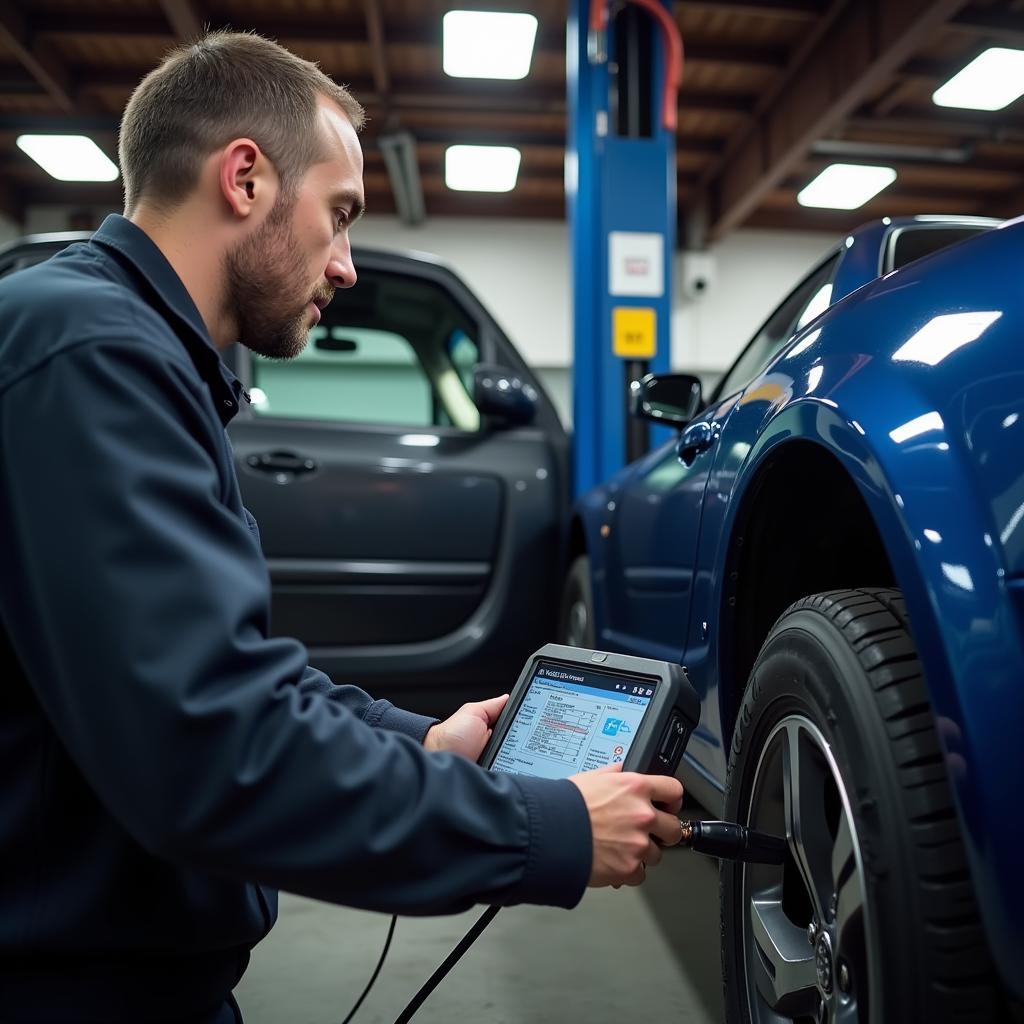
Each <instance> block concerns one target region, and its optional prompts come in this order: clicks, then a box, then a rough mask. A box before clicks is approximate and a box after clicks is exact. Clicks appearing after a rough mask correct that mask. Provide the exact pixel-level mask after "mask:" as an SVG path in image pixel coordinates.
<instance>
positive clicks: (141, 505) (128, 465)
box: [0, 339, 591, 914]
mask: <svg viewBox="0 0 1024 1024" xmlns="http://www.w3.org/2000/svg"><path fill="white" fill-rule="evenodd" d="M222 429H223V428H222V427H221V425H220V422H219V420H218V419H217V416H216V414H215V411H214V409H213V404H212V399H211V397H210V394H209V391H208V389H207V388H206V387H205V385H204V384H203V383H202V381H201V379H200V378H199V376H198V374H197V373H196V372H195V370H194V368H193V367H192V366H191V365H190V364H189V363H188V362H187V360H185V359H184V358H181V359H179V358H175V357H172V356H171V355H170V354H169V353H166V352H164V351H162V350H161V349H160V348H158V347H157V346H156V345H155V344H149V343H146V342H142V341H138V340H135V339H125V340H124V341H118V340H103V341H93V342H90V343H84V344H79V345H78V346H77V347H76V348H74V349H72V350H69V351H65V352H63V353H62V354H60V355H58V356H55V357H54V358H53V359H51V360H50V361H49V362H48V363H47V364H45V365H44V366H43V367H41V368H39V369H37V370H35V371H34V372H32V373H31V374H29V375H27V376H26V377H25V378H23V379H22V380H20V381H19V382H18V383H16V384H14V385H12V386H11V387H10V388H9V390H8V391H7V392H6V393H5V395H4V396H3V397H2V400H0V441H2V446H3V451H4V452H5V457H6V464H5V465H4V467H3V470H2V472H3V473H4V475H5V476H6V479H5V480H4V481H3V487H2V490H3V494H2V496H0V506H2V507H3V509H4V512H3V515H2V516H0V527H2V528H3V532H4V533H5V534H6V535H7V536H6V537H5V538H4V539H3V540H2V541H0V543H2V544H3V546H4V553H5V561H6V562H7V563H8V564H9V565H10V570H11V585H10V586H5V587H4V588H3V594H4V598H3V600H4V604H3V607H2V614H3V618H4V622H5V624H6V626H7V628H8V631H9V633H10V634H11V636H12V639H13V642H14V646H15V651H16V653H17V655H18V657H19V659H20V660H21V662H22V665H23V666H24V668H25V671H26V673H27V675H28V677H29V678H30V680H31V681H32V684H33V686H34V687H35V690H36V694H37V698H38V700H39V702H40V704H41V706H42V708H43V710H44V712H45V714H46V715H47V716H48V718H49V720H50V722H51V723H52V725H53V728H54V729H55V731H56V732H57V734H58V736H59V738H60V740H61V742H62V743H63V744H64V745H65V747H66V748H67V750H68V752H69V753H70V755H71V757H72V758H73V759H74V760H75V762H76V764H77V765H78V767H79V770H80V771H81V772H82V774H83V776H84V777H85V779H86V780H87V781H88V783H89V784H90V785H91V786H92V788H93V789H94V791H95V792H96V794H97V795H98V797H99V798H100V799H101V800H102V801H103V802H104V803H105V805H106V806H107V808H108V809H109V811H110V812H111V814H112V815H113V816H114V817H115V818H117V819H118V820H119V821H120V822H121V824H122V826H123V827H124V828H125V829H126V830H128V832H129V833H131V834H132V835H133V836H134V837H135V838H136V840H137V841H138V842H139V843H140V844H142V845H143V846H144V847H146V848H147V849H149V850H150V851H151V852H153V853H154V854H156V855H158V856H161V857H164V858H166V859H168V860H171V861H174V862H176V863H178V864H181V865H183V866H190V867H194V868H196V869H200V870H204V871H209V872H220V873H225V874H229V875H232V876H234V877H236V878H240V879H244V880H246V881H251V882H258V883H262V884H265V885H270V886H273V887H276V888H279V889H285V890H290V891H292V892H296V893H300V894H304V895H309V896H313V897H316V898H320V899H324V900H330V901H334V902H338V903H345V904H348V905H350V906H356V907H364V908H368V909H374V910H379V911H386V912H399V913H405V914H415V913H446V912H454V911H459V910H462V909H465V908H466V907H468V906H471V905H472V904H473V903H476V902H483V903H492V904H514V903H519V902H533V903H542V904H551V905H556V906H565V907H568V906H572V905H574V904H575V903H576V902H577V901H578V900H579V899H580V897H581V895H582V893H583V891H584V887H585V885H586V882H587V878H588V876H589V873H590V859H591V835H590V825H589V819H588V817H587V811H586V806H585V805H584V803H583V800H582V797H581V796H580V794H579V792H578V790H577V789H576V787H575V786H573V785H572V783H570V782H568V781H564V780H562V781H549V780H543V779H530V778H523V777H518V776H511V775H503V774H499V773H490V772H486V771H484V770H482V769H481V768H479V767H478V766H477V765H475V764H473V763H471V762H469V761H468V760H466V759H464V758H461V757H459V756H457V755H451V754H437V753H428V752H426V751H425V750H423V748H422V746H421V745H420V744H419V743H418V742H417V741H416V739H414V738H412V737H411V736H410V735H403V734H402V733H403V729H402V728H401V726H400V725H399V728H398V729H395V728H387V727H386V728H372V727H371V724H370V722H371V721H372V720H373V719H374V718H376V719H377V721H378V722H379V724H381V725H384V726H388V725H389V724H390V722H389V716H391V714H392V711H391V710H389V708H388V707H381V708H380V709H379V712H378V711H377V710H375V707H374V706H372V705H371V706H370V707H367V708H364V709H363V714H364V715H365V717H366V718H367V721H364V720H363V719H362V718H361V717H360V713H359V709H358V707H355V708H354V707H351V706H350V704H351V701H350V700H349V699H347V698H346V699H336V697H335V696H333V695H332V693H331V692H330V690H325V689H323V688H321V687H320V685H319V684H318V683H317V682H316V681H315V678H314V677H313V676H311V675H310V674H309V673H308V671H307V662H306V652H305V649H304V648H303V647H302V645H301V644H299V643H298V642H296V641H293V640H289V639H281V638H272V639H271V638H268V636H267V635H266V622H267V615H268V607H269V580H268V577H267V572H266V567H265V564H264V561H263V558H262V555H261V553H260V551H259V547H258V544H257V543H256V541H255V539H254V538H253V537H252V535H251V534H250V531H249V529H248V527H247V526H246V524H245V523H244V522H243V521H242V520H241V518H240V517H238V516H237V515H236V514H235V513H233V512H232V511H231V509H230V508H228V507H227V506H226V505H225V504H224V501H223V488H224V481H223V479H222V476H221V474H220V473H219V472H218V470H217V452H218V450H219V445H222V444H223V439H222V438H220V439H219V438H218V437H217V431H219V430H222ZM339 689H341V690H347V688H339ZM359 692H361V691H359ZM349 697H351V694H349ZM357 703H358V701H357ZM402 714H404V713H401V712H400V713H399V715H402ZM391 721H394V722H395V723H396V724H399V723H400V719H399V718H393V719H391ZM406 724H408V723H406ZM404 731H406V732H409V731H410V730H409V729H408V728H407V729H405V730H404ZM412 731H413V733H415V729H413V730H412Z"/></svg>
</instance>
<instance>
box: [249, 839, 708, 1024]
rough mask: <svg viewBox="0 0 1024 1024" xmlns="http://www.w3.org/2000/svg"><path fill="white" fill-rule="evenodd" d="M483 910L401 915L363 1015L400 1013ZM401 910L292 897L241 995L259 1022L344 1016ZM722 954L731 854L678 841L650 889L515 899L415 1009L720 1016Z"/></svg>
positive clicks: (449, 1015) (502, 1016)
mask: <svg viewBox="0 0 1024 1024" xmlns="http://www.w3.org/2000/svg"><path fill="white" fill-rule="evenodd" d="M479 913H480V911H479V910H473V911H471V912H469V913H467V914H462V915H460V916H458V917H448V918H428V919H417V918H402V919H400V920H399V922H398V927H397V929H396V930H395V938H394V941H393V942H392V945H391V951H390V952H389V954H388V959H387V962H386V963H385V965H384V969H383V971H382V972H381V975H380V977H379V978H378V979H377V984H376V985H375V986H374V989H373V992H372V993H371V994H370V996H369V997H368V998H367V1000H366V1002H365V1003H364V1004H363V1006H362V1008H361V1009H360V1011H359V1013H358V1014H357V1016H356V1018H355V1021H354V1022H353V1024H391V1022H392V1021H394V1019H395V1018H396V1017H397V1016H398V1014H399V1013H400V1012H401V1011H402V1009H403V1007H404V1006H405V1004H406V1002H408V1000H409V999H410V998H411V997H412V996H413V995H414V994H415V992H416V991H417V989H418V988H419V986H420V985H421V984H422V983H423V982H424V981H426V979H427V978H428V977H429V976H430V974H431V973H432V971H433V970H434V968H435V967H436V966H437V965H438V964H439V963H440V962H441V960H442V959H444V957H445V956H446V955H447V954H448V952H450V950H451V949H452V947H453V946H455V944H456V943H457V942H458V940H459V939H460V938H461V937H462V935H463V934H464V933H465V932H466V930H467V929H468V928H469V926H470V925H471V924H472V923H473V921H474V920H476V917H477V916H478V915H479ZM388 920H389V919H388V918H386V917H384V916H382V915H378V914H368V913H364V912H361V911H355V910H348V909H346V908H341V907H334V906H329V905H326V904H321V903H316V902H313V901H311V900H305V899H299V898H297V897H294V896H287V895H284V894H282V896H281V917H280V920H279V921H278V923H277V926H276V927H275V928H274V930H273V931H272V932H271V933H270V936H269V938H267V939H266V940H265V941H264V942H263V943H261V944H260V945H259V946H258V947H257V948H256V950H255V951H254V953H253V958H252V962H251V963H250V965H249V970H248V971H247V972H246V976H245V978H244V979H243V980H242V984H241V985H239V987H238V989H237V990H236V992H235V996H236V998H237V999H238V1002H239V1005H240V1006H241V1008H242V1012H243V1014H244V1016H245V1024H280V1022H281V1021H284V1020H287V1021H289V1024H340V1022H341V1021H342V1020H343V1019H344V1017H345V1015H346V1014H347V1013H348V1011H349V1009H350V1008H351V1006H352V1004H353V1002H354V1001H355V1000H356V999H357V998H358V996H359V993H360V992H361V991H362V989H363V986H364V985H365V984H366V982H367V980H369V977H370V974H371V973H372V971H373V968H374V965H375V964H376V962H377V959H378V957H379V956H380V951H381V949H382V947H383V944H384V938H385V936H386V934H387V926H388ZM718 956H719V939H718V869H717V863H716V862H715V861H712V860H709V859H707V858H703V857H700V856H698V855H696V854H692V853H689V852H687V851H676V852H675V853H671V852H667V853H666V856H665V859H664V860H663V861H662V863H661V865H660V867H658V868H657V869H656V870H654V871H651V873H650V877H649V878H648V880H647V884H646V885H645V886H643V887H642V888H639V889H619V890H618V891H616V890H614V889H601V890H591V891H588V893H587V895H586V896H585V897H584V898H583V902H582V903H581V904H580V905H579V906H578V907H577V908H576V909H575V910H574V911H571V912H566V911H562V910H551V909H546V908H540V907H513V908H509V909H507V910H503V911H502V912H501V913H500V914H499V915H498V916H497V918H495V920H494V921H493V923H492V924H491V925H490V927H488V928H487V930H486V931H485V932H484V933H483V934H482V935H481V936H480V938H479V939H478V940H477V942H476V944H475V945H474V946H473V947H472V948H471V949H470V950H469V951H468V952H467V953H466V955H465V956H464V957H463V959H462V960H461V961H460V962H459V963H458V964H457V965H456V966H455V968H454V969H453V970H452V973H451V974H449V975H448V977H447V978H446V979H445V980H444V981H443V982H442V983H441V985H440V986H439V987H438V988H437V990H436V991H435V992H434V994H433V995H432V996H431V997H430V998H429V999H428V1000H427V1002H426V1003H424V1005H423V1007H422V1008H421V1009H420V1011H419V1013H418V1014H417V1015H416V1017H415V1020H416V1021H418V1022H422V1024H442V1022H443V1024H451V1022H452V1021H460V1022H465V1024H476V1022H478V1021H486V1022H487V1024H541V1022H551V1021H565V1022H566V1024H575V1022H582V1021H587V1022H592V1024H605V1022H616V1024H618V1022H620V1021H639V1020H651V1021H673V1022H681V1024H682V1022H686V1024H718V1022H719V1021H721V1020H722V1009H721V995H720V975H719V963H718Z"/></svg>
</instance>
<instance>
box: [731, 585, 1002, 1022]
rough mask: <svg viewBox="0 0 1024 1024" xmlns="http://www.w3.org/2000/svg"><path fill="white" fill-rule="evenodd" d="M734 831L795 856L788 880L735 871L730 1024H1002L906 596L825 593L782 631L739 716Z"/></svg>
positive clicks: (764, 653) (788, 616) (776, 873)
mask: <svg viewBox="0 0 1024 1024" xmlns="http://www.w3.org/2000/svg"><path fill="white" fill-rule="evenodd" d="M725 816H726V819H727V820H730V821H739V822H741V823H743V824H747V825H750V826H751V827H753V828H759V829H762V830H764V831H768V832H775V833H777V834H783V833H785V834H786V835H787V838H788V839H789V848H790V854H789V858H788V860H787V863H786V864H785V865H784V866H782V867H769V866H765V865H753V864H751V865H742V864H727V863H725V862H723V864H722V872H721V883H722V976H723V982H724V985H725V1003H726V1016H727V1019H728V1020H729V1021H730V1022H731V1024H737V1022H751V1024H763V1022H767V1021H772V1022H774V1024H777V1022H779V1021H799V1022H814V1021H819V1022H820V1021H828V1022H829V1024H834V1022H841V1024H850V1022H854V1021H880V1022H890V1021H891V1022H917V1021H922V1022H923V1021H928V1022H929V1024H941V1022H945V1021H959V1022H968V1021H992V1020H996V1019H998V1017H997V1012H996V1005H997V1003H996V999H997V992H996V987H995V984H994V980H993V979H994V973H993V969H992V966H991V961H990V958H989V955H988V950H987V947H986V945H985V938H984V933H983V931H982V927H981V923H980V921H979V918H978V912H977V907H976V904H975V900H974V893H973V888H972V885H971V880H970V877H969V875H968V871H967V865H966V859H965V856H964V850H963V845H962V842H961V838H960V832H959V824H958V821H957V818H956V815H955V812H954V809H953V800H952V794H951V791H950V786H949V782H948V779H947V775H946V764H945V762H944V758H943V753H942V748H941V746H940V744H939V740H938V735H937V733H936V726H935V719H934V716H933V714H932V711H931V707H930V705H929V701H928V693H927V690H926V687H925V683H924V678H923V676H922V672H921V667H920V664H919V662H918V660H917V653H916V649H915V647H914V643H913V641H912V639H911V637H910V632H909V628H908V623H907V618H906V611H905V608H904V603H903V598H902V595H901V594H900V592H899V591H896V590H880V589H865V590H842V591H834V592H831V593H827V594H817V595H815V596H813V597H808V598H804V599H803V600H801V601H798V602H797V603H796V604H794V605H792V606H791V607H790V608H789V609H788V610H787V611H786V612H785V613H784V614H783V616H782V617H781V618H780V619H779V621H778V622H777V623H776V624H775V626H774V628H773V629H772V631H771V632H770V633H769V635H768V638H767V640H766V641H765V643H764V646H763V647H762V648H761V652H760V654H759V655H758V658H757V661H756V663H755V664H754V667H753V670H752V672H751V676H750V681H749V684H748V686H747V689H746V693H745V694H744V697H743V703H742V705H741V707H740V711H739V714H738V716H737V723H736V728H735V732H734V735H733V742H732V749H731V752H730V758H729V772H728V777H727V780H726V802H725Z"/></svg>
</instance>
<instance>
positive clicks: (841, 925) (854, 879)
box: [832, 810, 864, 947]
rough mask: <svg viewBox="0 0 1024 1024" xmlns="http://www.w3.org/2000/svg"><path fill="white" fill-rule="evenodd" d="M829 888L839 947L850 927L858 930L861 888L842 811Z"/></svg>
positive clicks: (847, 819) (851, 841) (860, 912)
mask: <svg viewBox="0 0 1024 1024" xmlns="http://www.w3.org/2000/svg"><path fill="white" fill-rule="evenodd" d="M832 885H833V892H835V893H836V894H837V895H838V897H839V898H838V901H837V903H836V924H835V927H836V935H837V937H838V939H839V944H840V947H841V946H842V942H843V938H844V936H845V935H846V934H847V932H848V931H849V929H850V928H851V926H853V925H854V924H856V925H857V926H858V927H860V924H861V917H862V915H863V912H864V888H863V886H862V885H861V880H860V875H859V872H858V871H857V859H856V854H855V852H854V846H853V835H852V833H851V830H850V819H849V818H848V817H847V815H846V812H845V810H844V811H843V812H842V813H841V814H840V815H839V831H838V832H837V833H836V841H835V844H834V845H833V847H832Z"/></svg>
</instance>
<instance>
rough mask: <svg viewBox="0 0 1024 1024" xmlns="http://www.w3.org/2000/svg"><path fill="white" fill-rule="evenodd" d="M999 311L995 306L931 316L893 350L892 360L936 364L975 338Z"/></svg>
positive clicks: (999, 315)
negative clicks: (993, 308)
mask: <svg viewBox="0 0 1024 1024" xmlns="http://www.w3.org/2000/svg"><path fill="white" fill-rule="evenodd" d="M1002 315H1003V314H1002V313H1001V312H999V311H998V310H992V311H990V312H977V313H944V314H943V315H942V316H933V317H932V318H931V320H929V321H928V323H926V324H925V325H924V327H922V328H921V329H920V330H919V331H918V332H917V333H916V334H914V335H912V336H911V338H910V339H909V340H908V341H906V342H905V343H904V344H902V345H901V346H900V347H899V348H898V349H896V351H895V352H893V354H892V361H893V362H894V363H924V364H925V365H926V366H936V365H937V364H938V363H941V362H942V360H943V359H945V358H946V356H948V355H949V354H950V353H952V352H955V351H956V350H957V349H958V348H962V347H963V346H964V345H969V344H970V343H971V342H972V341H977V339H978V338H980V337H981V335H982V334H984V333H985V331H986V330H987V328H988V327H989V326H990V325H991V324H993V323H995V321H996V320H998V319H999V318H1000V317H1001V316H1002Z"/></svg>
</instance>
